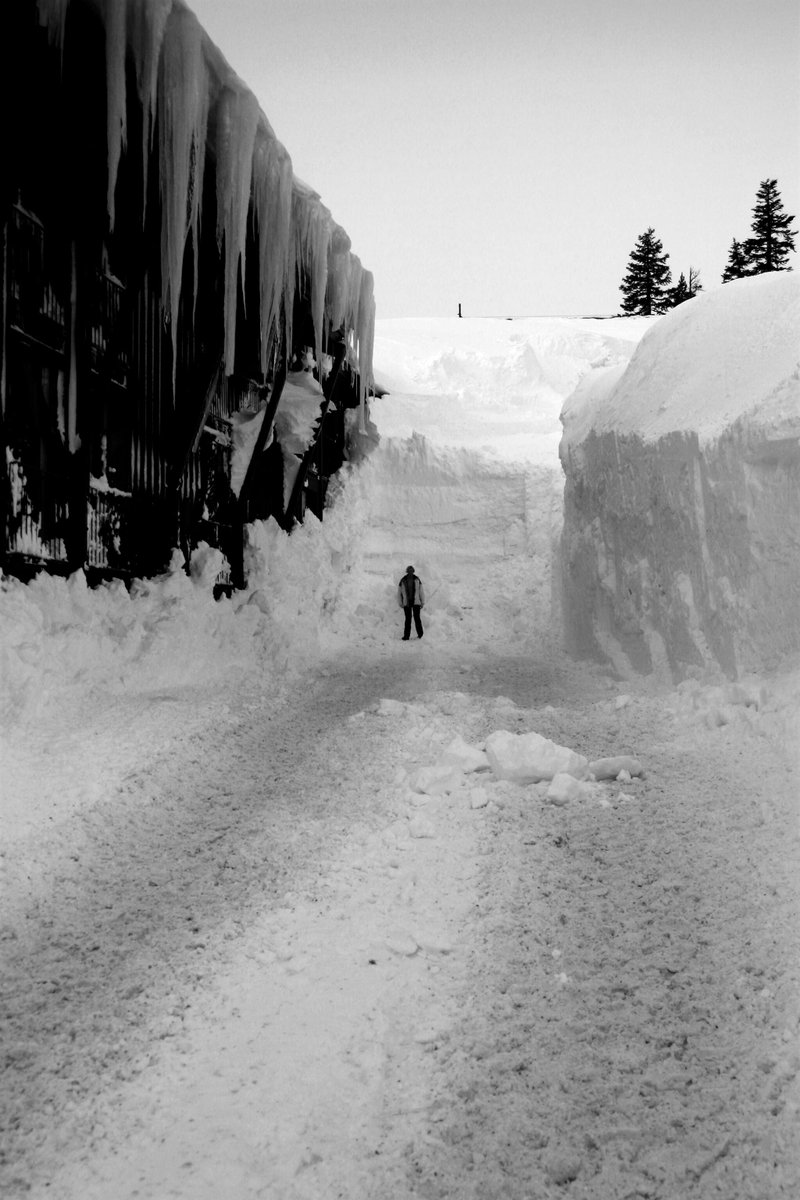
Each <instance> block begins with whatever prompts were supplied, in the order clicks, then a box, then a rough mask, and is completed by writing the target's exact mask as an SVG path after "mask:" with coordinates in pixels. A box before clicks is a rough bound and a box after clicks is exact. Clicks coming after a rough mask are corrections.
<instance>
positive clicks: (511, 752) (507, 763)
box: [486, 729, 588, 784]
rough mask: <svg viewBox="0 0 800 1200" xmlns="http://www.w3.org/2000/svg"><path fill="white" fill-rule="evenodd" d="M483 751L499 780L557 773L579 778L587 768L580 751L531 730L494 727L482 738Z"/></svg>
mask: <svg viewBox="0 0 800 1200" xmlns="http://www.w3.org/2000/svg"><path fill="white" fill-rule="evenodd" d="M486 754H487V757H488V759H489V765H490V766H491V768H492V771H493V772H494V774H495V775H497V777H498V778H499V779H508V780H510V781H511V782H512V783H518V784H527V783H538V782H539V781H540V780H543V779H552V778H553V776H554V775H558V774H559V773H564V774H567V775H573V776H575V778H576V779H582V778H583V777H584V776H585V774H586V769H587V767H588V759H586V758H584V757H583V755H582V754H576V753H575V751H574V750H570V749H568V747H566V746H559V745H557V743H556V742H551V741H550V739H549V738H546V737H542V736H541V734H538V733H534V732H530V733H509V732H508V731H507V730H505V729H500V730H497V732H495V733H492V734H490V735H489V737H488V738H487V739H486Z"/></svg>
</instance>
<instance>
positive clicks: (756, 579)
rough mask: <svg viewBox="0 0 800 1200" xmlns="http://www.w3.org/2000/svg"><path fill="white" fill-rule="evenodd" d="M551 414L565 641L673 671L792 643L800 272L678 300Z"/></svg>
mask: <svg viewBox="0 0 800 1200" xmlns="http://www.w3.org/2000/svg"><path fill="white" fill-rule="evenodd" d="M562 422H563V426H564V436H563V438H562V442H561V447H560V454H561V461H562V465H563V468H564V471H565V474H566V487H565V501H564V530H563V535H562V547H561V605H562V617H563V626H564V638H565V645H566V648H567V649H568V651H569V652H571V653H573V654H574V655H576V656H578V657H584V658H595V659H597V660H599V661H603V662H606V663H609V664H611V665H613V666H614V667H615V668H616V669H617V670H618V671H619V672H620V673H622V674H623V675H624V674H629V673H630V672H631V670H633V671H636V672H640V673H645V674H648V673H656V674H657V675H660V676H663V677H664V678H667V679H672V680H673V681H677V680H680V679H683V678H686V677H691V676H697V675H701V674H705V673H707V672H708V671H709V670H710V671H712V672H713V671H721V672H723V673H724V674H725V675H726V676H727V677H728V678H731V679H735V678H737V677H738V675H739V674H740V673H742V672H746V671H758V670H762V669H768V668H770V667H773V666H775V665H776V664H777V663H778V662H779V661H780V660H781V659H782V658H783V657H784V656H785V655H787V654H790V653H792V652H796V651H798V650H800V279H798V278H797V277H796V276H794V275H792V274H789V273H783V272H781V273H774V274H770V275H762V276H758V277H756V278H754V279H745V280H741V281H737V282H736V283H731V284H726V285H724V286H723V287H721V288H719V289H717V290H716V291H714V292H710V293H705V294H701V295H700V296H699V297H697V298H696V299H695V300H692V301H691V302H688V303H686V304H684V305H682V306H680V307H679V308H677V309H674V310H673V311H672V312H671V313H669V314H668V315H667V316H665V317H663V318H662V319H661V320H659V321H657V322H656V323H654V325H653V327H652V328H651V330H650V331H649V332H648V333H647V335H646V336H645V337H644V339H643V340H642V342H641V343H640V345H639V347H638V348H637V351H636V352H635V354H634V356H633V358H632V359H631V362H630V364H629V365H628V367H627V368H624V367H613V368H610V369H608V370H604V371H597V372H594V373H593V374H592V375H591V376H588V377H587V378H586V379H584V380H583V381H582V382H581V384H580V385H579V387H578V388H577V389H576V391H575V392H574V393H573V395H572V396H571V397H570V398H569V399H568V400H567V402H566V404H565V406H564V410H563V413H562Z"/></svg>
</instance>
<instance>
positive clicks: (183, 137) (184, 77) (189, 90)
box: [158, 5, 209, 383]
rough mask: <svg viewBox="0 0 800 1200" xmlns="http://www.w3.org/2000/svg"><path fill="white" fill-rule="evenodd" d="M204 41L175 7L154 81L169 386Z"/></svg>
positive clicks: (198, 139)
mask: <svg viewBox="0 0 800 1200" xmlns="http://www.w3.org/2000/svg"><path fill="white" fill-rule="evenodd" d="M203 37H204V35H203V31H202V29H201V28H200V25H199V23H198V21H197V18H196V17H195V16H194V14H193V13H191V12H189V10H188V9H185V8H183V7H182V6H180V7H179V6H177V5H176V6H174V7H173V9H172V11H171V13H170V15H169V19H168V21H167V24H166V30H165V34H164V41H163V45H162V51H161V66H160V71H159V81H158V134H159V170H160V174H161V207H162V213H161V294H162V304H163V306H164V311H165V312H168V313H169V316H170V322H171V332H172V375H173V383H174V379H175V369H176V363H177V337H178V309H179V306H180V299H181V280H182V276H183V256H184V251H185V248H186V237H187V234H188V232H189V230H190V229H192V230H193V231H194V233H195V235H196V231H197V224H198V222H199V214H200V208H201V204H202V195H203V171H204V165H205V147H206V137H207V131H208V110H209V75H208V68H207V65H206V60H205V55H204V53H203Z"/></svg>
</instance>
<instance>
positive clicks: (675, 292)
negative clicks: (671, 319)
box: [669, 271, 689, 308]
mask: <svg viewBox="0 0 800 1200" xmlns="http://www.w3.org/2000/svg"><path fill="white" fill-rule="evenodd" d="M688 299H689V285H688V283H687V282H686V276H685V275H684V273H683V271H681V273H680V275H679V276H678V282H677V283H676V284H675V287H674V288H673V289H672V291H671V292H670V294H669V302H670V304H671V305H672V307H673V308H677V307H678V305H679V304H683V302H684V300H688Z"/></svg>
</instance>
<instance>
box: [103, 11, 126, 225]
mask: <svg viewBox="0 0 800 1200" xmlns="http://www.w3.org/2000/svg"><path fill="white" fill-rule="evenodd" d="M127 16H128V0H105V25H106V137H107V143H108V152H107V169H108V192H107V195H106V210H107V212H108V227H109V229H112V230H113V228H114V208H115V206H114V194H115V192H116V188H117V173H118V171H119V160H120V158H121V157H122V151H123V149H124V147H125V140H126V137H127V117H126V95H125V51H126V49H127V45H128V34H127Z"/></svg>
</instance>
